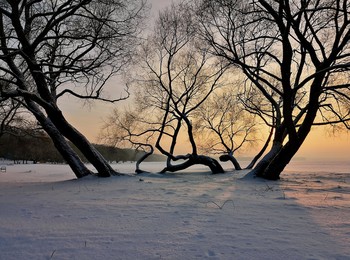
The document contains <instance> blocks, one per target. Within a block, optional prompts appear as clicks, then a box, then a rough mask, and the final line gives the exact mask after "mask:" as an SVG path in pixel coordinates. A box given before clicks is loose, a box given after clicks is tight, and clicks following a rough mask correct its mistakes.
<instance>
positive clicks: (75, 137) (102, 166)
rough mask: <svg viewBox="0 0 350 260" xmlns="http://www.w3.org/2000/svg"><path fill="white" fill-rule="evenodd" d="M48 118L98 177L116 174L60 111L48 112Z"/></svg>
mask: <svg viewBox="0 0 350 260" xmlns="http://www.w3.org/2000/svg"><path fill="white" fill-rule="evenodd" d="M49 118H50V119H51V120H52V122H53V123H54V124H55V126H56V127H57V129H58V130H59V131H60V132H61V133H62V134H63V135H64V136H65V137H66V138H67V139H68V140H70V141H71V142H72V143H73V144H74V145H75V146H76V147H77V148H78V149H79V150H80V151H81V152H82V154H83V155H84V156H85V158H86V159H87V160H88V161H89V162H90V163H91V164H92V165H93V166H94V167H95V168H96V170H97V175H98V176H99V177H110V176H111V175H116V174H117V173H116V171H114V170H113V169H112V167H111V166H110V165H109V163H108V162H107V161H106V160H105V159H104V158H103V156H102V155H101V154H100V153H99V152H98V151H97V149H96V148H95V147H94V146H93V145H92V144H91V143H90V142H89V141H88V140H87V139H86V137H85V136H84V135H82V134H81V133H80V132H79V131H78V130H77V129H75V128H74V127H73V126H72V125H70V124H69V123H68V122H67V120H66V119H65V118H64V116H63V114H62V112H61V111H60V110H58V109H57V110H56V111H50V113H49Z"/></svg>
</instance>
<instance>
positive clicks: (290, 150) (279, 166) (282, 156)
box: [260, 142, 301, 180]
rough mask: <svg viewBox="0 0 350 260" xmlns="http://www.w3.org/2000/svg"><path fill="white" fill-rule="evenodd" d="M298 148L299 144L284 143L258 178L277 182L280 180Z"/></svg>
mask: <svg viewBox="0 0 350 260" xmlns="http://www.w3.org/2000/svg"><path fill="white" fill-rule="evenodd" d="M300 146H301V143H300V142H299V143H297V142H293V143H292V142H288V143H286V144H285V145H284V146H283V148H282V149H281V150H280V151H279V153H278V154H277V155H276V156H275V157H274V158H273V159H272V160H271V162H270V163H269V164H268V166H267V167H266V168H265V170H264V171H263V172H262V174H261V176H260V177H263V178H264V179H268V180H278V179H279V178H280V174H281V173H282V171H283V170H284V168H285V167H286V166H287V164H288V163H289V162H290V160H291V159H292V158H293V157H294V155H295V154H296V152H297V151H298V150H299V148H300Z"/></svg>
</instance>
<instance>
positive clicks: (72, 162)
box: [27, 100, 92, 178]
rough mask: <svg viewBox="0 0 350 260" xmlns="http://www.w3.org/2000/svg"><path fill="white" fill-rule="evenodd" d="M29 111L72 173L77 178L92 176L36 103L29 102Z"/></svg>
mask: <svg viewBox="0 0 350 260" xmlns="http://www.w3.org/2000/svg"><path fill="white" fill-rule="evenodd" d="M27 105H28V109H29V110H30V111H31V112H32V113H33V115H34V116H35V118H36V119H37V120H38V121H39V123H40V125H41V126H42V127H43V129H44V130H45V131H46V133H47V134H48V135H49V136H50V138H51V140H52V141H53V143H54V145H55V147H56V149H57V150H58V151H59V153H60V154H61V155H62V157H63V159H64V160H65V161H66V162H67V163H68V165H69V166H70V168H71V169H72V171H73V172H74V174H75V176H76V177H77V178H82V177H84V176H87V175H90V174H92V172H91V171H90V170H89V169H88V168H87V167H86V166H85V165H84V163H83V162H82V161H81V160H80V158H79V156H78V155H77V154H76V152H75V151H74V150H73V149H72V148H71V147H70V146H69V144H68V143H67V141H66V139H65V138H64V137H63V136H62V134H61V133H60V131H59V130H58V129H57V128H56V127H55V125H54V124H53V123H52V122H51V120H50V119H48V118H47V117H46V116H45V115H44V114H43V113H42V112H41V111H40V109H39V108H37V106H36V105H35V104H34V102H32V101H29V100H27Z"/></svg>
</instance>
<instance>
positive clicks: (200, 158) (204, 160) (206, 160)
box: [161, 155, 225, 174]
mask: <svg viewBox="0 0 350 260" xmlns="http://www.w3.org/2000/svg"><path fill="white" fill-rule="evenodd" d="M196 164H202V165H205V166H208V167H209V168H210V170H211V172H212V173H213V174H219V173H224V172H225V170H224V169H223V168H222V166H221V165H220V163H219V162H218V161H217V160H215V159H213V158H211V157H208V156H204V155H190V157H189V158H188V159H187V160H186V161H185V162H184V163H181V164H177V165H168V166H167V167H165V168H164V169H163V170H162V171H161V173H165V172H168V171H169V172H176V171H181V170H184V169H187V168H188V167H191V166H193V165H196Z"/></svg>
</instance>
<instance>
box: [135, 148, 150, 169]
mask: <svg viewBox="0 0 350 260" xmlns="http://www.w3.org/2000/svg"><path fill="white" fill-rule="evenodd" d="M146 146H148V147H149V148H150V151H149V152H146V153H145V154H144V155H143V156H142V157H141V158H140V159H138V160H137V162H136V170H135V173H144V172H145V171H144V170H141V168H140V164H141V163H142V162H143V161H144V160H146V159H147V158H148V157H149V156H151V155H152V154H153V151H154V149H153V146H152V145H146Z"/></svg>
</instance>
